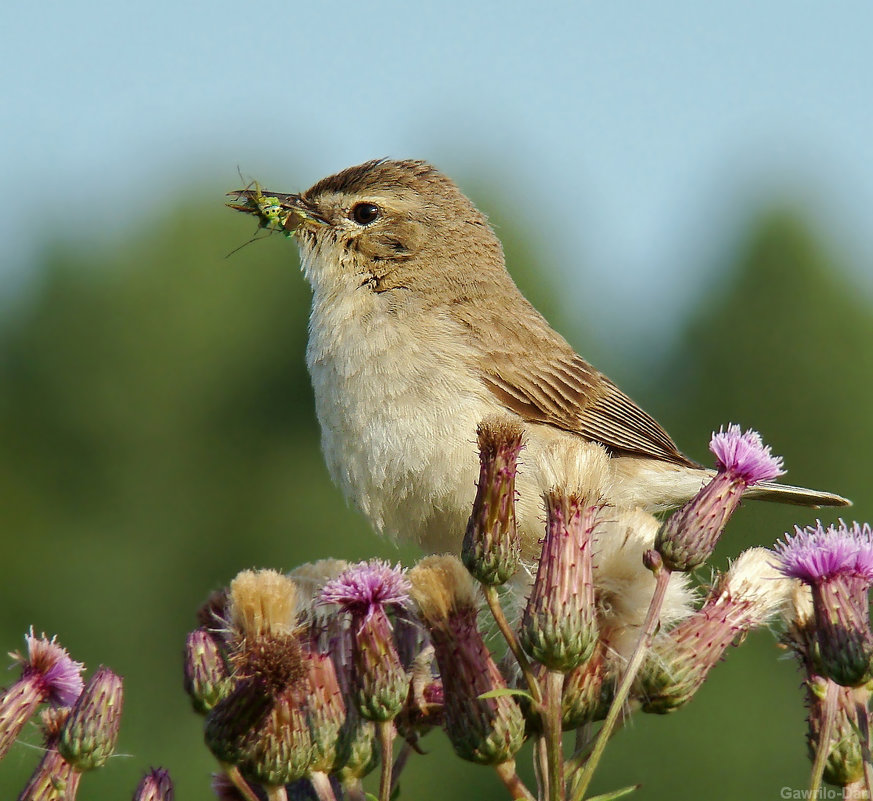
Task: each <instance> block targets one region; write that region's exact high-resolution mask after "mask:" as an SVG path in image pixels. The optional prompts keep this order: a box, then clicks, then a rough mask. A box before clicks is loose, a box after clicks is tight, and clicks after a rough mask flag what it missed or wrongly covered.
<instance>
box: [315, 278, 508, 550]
mask: <svg viewBox="0 0 873 801" xmlns="http://www.w3.org/2000/svg"><path fill="white" fill-rule="evenodd" d="M411 311H412V310H410V309H409V308H404V307H403V306H399V307H398V305H397V304H396V303H394V304H389V303H388V302H387V299H386V298H382V297H381V296H380V295H377V294H375V293H373V292H371V291H369V290H367V289H365V288H361V289H359V290H356V291H355V292H353V293H349V294H344V295H343V296H342V297H337V296H333V297H331V298H329V300H328V301H325V300H324V299H323V298H319V297H318V296H316V298H315V299H314V302H313V308H312V315H311V319H310V338H309V345H308V347H307V365H308V367H309V371H310V374H311V376H312V384H313V389H314V392H315V404H316V412H317V415H318V420H319V423H320V424H321V431H322V447H323V450H324V455H325V460H326V462H327V466H328V469H329V471H330V474H331V476H332V477H333V479H334V481H335V482H336V483H337V484H338V486H339V487H340V488H341V489H342V491H343V493H344V494H345V496H346V498H347V499H349V500H351V501H352V502H353V503H354V504H355V505H356V506H357V507H358V508H359V509H360V510H361V511H362V512H363V513H364V514H365V515H366V516H367V517H368V518H369V519H370V521H371V522H372V524H373V525H374V526H375V527H376V529H377V530H379V531H380V532H382V533H385V534H388V535H391V536H399V537H401V538H403V539H407V538H414V539H416V540H423V541H425V542H424V543H423V544H430V545H433V544H436V543H435V542H434V540H435V539H437V540H443V541H444V542H455V541H457V540H458V538H460V537H461V536H462V535H463V526H464V524H465V522H466V516H467V514H469V508H470V504H471V503H472V500H473V497H474V495H475V479H476V476H477V471H478V460H477V454H476V443H475V432H476V426H477V424H478V423H479V421H480V420H481V419H482V418H483V417H485V416H486V415H487V413H488V411H489V409H493V401H492V400H491V399H490V398H489V397H488V394H487V391H486V390H485V389H484V388H483V387H482V386H481V383H480V382H479V381H478V380H476V379H475V377H474V376H472V375H471V374H468V373H466V372H465V371H464V370H463V368H462V366H461V365H462V362H463V360H462V355H461V354H459V353H457V349H458V348H459V347H460V345H459V344H458V343H460V342H461V337H460V336H458V334H457V332H451V331H449V330H448V328H449V327H450V326H451V323H450V322H449V321H447V320H443V319H440V318H439V317H436V316H434V317H432V318H430V319H427V320H422V318H421V316H420V315H416V316H415V317H414V318H413V317H412V315H411ZM452 333H454V336H452ZM458 528H459V529H460V530H459V531H458ZM445 529H448V530H445ZM451 529H455V532H452V531H451ZM444 530H445V531H444Z"/></svg>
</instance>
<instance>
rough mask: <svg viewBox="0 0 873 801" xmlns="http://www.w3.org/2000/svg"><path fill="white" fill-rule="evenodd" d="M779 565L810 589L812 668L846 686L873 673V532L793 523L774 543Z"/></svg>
mask: <svg viewBox="0 0 873 801" xmlns="http://www.w3.org/2000/svg"><path fill="white" fill-rule="evenodd" d="M775 550H776V556H777V565H776V567H777V569H778V570H779V571H780V572H782V573H783V574H784V575H786V576H789V577H791V578H797V579H800V580H801V581H802V582H804V583H805V584H808V585H809V587H810V589H811V591H812V602H813V612H814V616H815V627H814V634H813V637H814V642H815V645H816V646H817V647H816V648H814V649H813V651H814V653H813V654H810V655H811V656H813V657H814V661H815V663H816V664H815V665H814V667H815V668H816V669H817V670H818V671H820V672H821V673H822V675H824V676H825V677H826V678H829V679H831V680H832V681H834V682H836V683H837V684H840V685H842V686H845V687H859V686H861V685H862V684H865V683H867V682H868V681H869V680H870V679H871V678H873V633H871V631H870V613H869V598H868V593H869V590H870V585H871V584H873V533H871V529H870V526H869V525H867V524H864V525H860V524H859V523H853V524H852V525H851V526H847V525H846V524H845V523H844V522H843V521H842V520H840V522H839V525H837V526H833V525H831V526H828V528H827V529H825V528H824V527H823V526H822V524H821V521H818V522H817V524H816V525H815V526H808V527H807V528H805V529H801V528H799V527H796V528H795V533H794V535H793V536H792V535H790V534H786V535H785V539H784V541H781V542H777V543H776V547H775Z"/></svg>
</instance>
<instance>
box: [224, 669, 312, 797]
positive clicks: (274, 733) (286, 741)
mask: <svg viewBox="0 0 873 801" xmlns="http://www.w3.org/2000/svg"><path fill="white" fill-rule="evenodd" d="M303 689H304V687H303V686H301V687H294V688H288V689H286V690H285V691H284V692H282V693H280V694H279V695H278V696H276V697H275V698H274V699H273V703H272V705H271V707H270V710H269V712H268V713H267V715H266V717H265V718H264V719H263V720H262V722H261V723H260V724H259V725H258V726H257V727H256V728H254V729H252V730H251V731H250V733H249V736H248V738H247V739H246V742H245V746H244V749H243V753H242V755H241V756H242V758H241V759H240V761H239V762H238V763H237V764H238V765H239V769H240V772H241V773H242V774H243V776H245V778H246V779H249V780H250V781H253V782H256V783H258V784H265V785H268V786H272V787H278V786H281V785H285V784H290V783H291V782H294V781H297V780H298V779H300V778H302V777H303V776H305V775H306V774H307V772H308V771H309V766H310V765H311V764H312V740H311V738H310V734H309V727H308V725H307V723H306V712H305V709H304V703H305V698H304V696H303V692H302V691H303Z"/></svg>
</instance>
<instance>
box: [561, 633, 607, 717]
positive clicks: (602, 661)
mask: <svg viewBox="0 0 873 801" xmlns="http://www.w3.org/2000/svg"><path fill="white" fill-rule="evenodd" d="M615 673H616V671H615V665H614V664H612V663H610V661H609V660H608V659H607V654H606V649H605V647H604V646H603V643H601V642H599V643H598V644H597V647H596V648H595V649H594V653H593V654H592V656H591V658H590V659H589V660H588V661H587V662H585V664H583V665H579V667H576V668H574V669H573V670H571V671H570V672H569V673H567V675H566V676H565V677H564V692H563V697H562V699H561V725H562V726H563V728H564V731H571V730H574V729H578V728H580V727H581V726H584V725H586V724H588V723H592V722H594V721H596V720H603V718H605V717H606V713H607V712H608V711H609V705H610V703H611V702H612V694H613V690H614V684H615V681H614V680H615Z"/></svg>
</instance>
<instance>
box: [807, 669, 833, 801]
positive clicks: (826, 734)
mask: <svg viewBox="0 0 873 801" xmlns="http://www.w3.org/2000/svg"><path fill="white" fill-rule="evenodd" d="M827 682H828V688H827V690H826V691H825V716H824V721H823V722H822V726H821V731H820V732H819V736H818V746H817V747H816V749H815V761H814V762H813V763H812V775H811V776H810V777H809V797H810V798H818V794H819V790H820V789H821V780H822V776H824V769H825V763H827V761H828V756H829V755H830V752H831V733H832V732H833V730H834V718H835V717H836V712H837V693H838V692H839V689H840V688H839V685H838V684H836V683H835V682H833V681H831V680H830V679H828V680H827Z"/></svg>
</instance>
